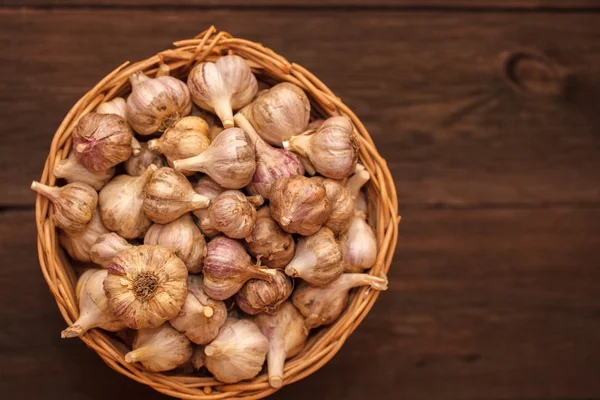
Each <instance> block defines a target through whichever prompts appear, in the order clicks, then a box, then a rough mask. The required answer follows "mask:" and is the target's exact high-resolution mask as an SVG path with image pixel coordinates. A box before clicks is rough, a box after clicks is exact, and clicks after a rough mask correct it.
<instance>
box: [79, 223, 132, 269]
mask: <svg viewBox="0 0 600 400" xmlns="http://www.w3.org/2000/svg"><path fill="white" fill-rule="evenodd" d="M107 232H108V230H107ZM130 247H132V245H131V244H129V242H128V241H127V240H125V239H123V238H122V237H121V236H119V235H117V234H116V233H114V232H110V233H105V234H103V235H100V236H98V237H97V239H96V241H95V242H94V244H93V245H92V246H91V248H90V250H89V258H90V259H91V261H93V262H94V263H96V264H98V265H100V266H102V267H104V268H108V266H109V265H110V263H111V262H112V259H113V258H114V257H115V256H116V255H117V254H119V253H120V252H122V251H123V250H126V249H128V248H130Z"/></svg>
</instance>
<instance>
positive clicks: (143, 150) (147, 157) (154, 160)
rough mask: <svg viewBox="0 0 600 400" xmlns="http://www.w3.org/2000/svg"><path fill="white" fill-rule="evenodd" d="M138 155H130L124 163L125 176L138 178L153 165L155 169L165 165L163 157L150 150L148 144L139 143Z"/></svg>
mask: <svg viewBox="0 0 600 400" xmlns="http://www.w3.org/2000/svg"><path fill="white" fill-rule="evenodd" d="M140 146H141V147H140V153H139V154H138V155H132V156H131V157H129V158H128V159H127V161H125V172H127V175H131V176H140V175H142V174H143V173H144V172H145V171H146V170H147V169H148V167H149V166H150V165H151V164H153V165H156V167H157V168H162V167H164V166H166V165H167V162H166V161H165V159H164V157H163V156H162V155H161V154H160V153H159V152H157V151H154V150H150V149H149V148H148V143H140Z"/></svg>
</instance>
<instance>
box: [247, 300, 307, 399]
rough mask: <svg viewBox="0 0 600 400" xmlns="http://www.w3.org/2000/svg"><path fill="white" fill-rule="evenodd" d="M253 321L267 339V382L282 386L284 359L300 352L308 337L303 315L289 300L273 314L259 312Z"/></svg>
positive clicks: (275, 386) (273, 385) (274, 386)
mask: <svg viewBox="0 0 600 400" xmlns="http://www.w3.org/2000/svg"><path fill="white" fill-rule="evenodd" d="M254 322H255V323H256V325H258V328H259V329H260V331H261V332H262V334H263V335H265V337H266V338H267V340H268V341H269V350H268V353H267V369H268V373H269V384H270V385H271V387H273V388H279V387H281V386H283V366H284V364H285V360H286V359H288V358H291V357H294V356H295V355H297V354H298V353H300V351H302V349H303V348H304V345H305V344H306V340H307V339H308V329H306V328H305V326H304V317H302V314H300V312H299V311H298V310H297V309H296V307H294V305H293V304H292V303H291V302H289V301H286V302H285V303H283V304H282V305H281V308H280V309H279V310H278V311H277V312H276V313H275V314H259V315H257V316H256V318H255V319H254Z"/></svg>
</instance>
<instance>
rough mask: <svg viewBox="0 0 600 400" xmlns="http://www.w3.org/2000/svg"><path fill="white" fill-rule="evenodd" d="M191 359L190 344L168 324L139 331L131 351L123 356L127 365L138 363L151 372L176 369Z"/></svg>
mask: <svg viewBox="0 0 600 400" xmlns="http://www.w3.org/2000/svg"><path fill="white" fill-rule="evenodd" d="M191 357H192V344H191V343H190V341H189V340H188V339H187V338H186V337H185V335H184V334H182V333H179V332H177V331H176V330H175V329H173V328H172V327H171V326H170V325H169V324H164V325H161V326H159V327H158V328H148V329H140V330H139V331H138V332H137V335H136V337H135V340H134V341H133V350H132V351H130V352H129V353H127V354H125V361H126V362H128V363H134V362H139V363H141V364H142V366H143V367H144V368H146V369H147V370H148V371H152V372H161V371H169V370H172V369H174V368H177V367H179V366H181V365H183V364H185V363H186V362H188V361H189V360H190V358H191Z"/></svg>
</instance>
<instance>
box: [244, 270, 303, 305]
mask: <svg viewBox="0 0 600 400" xmlns="http://www.w3.org/2000/svg"><path fill="white" fill-rule="evenodd" d="M265 272H267V273H269V274H271V275H272V276H273V280H272V281H271V282H269V281H264V280H261V279H250V280H249V281H248V282H246V283H245V284H244V286H242V288H241V289H240V291H239V292H237V294H236V296H235V302H236V303H237V305H238V307H239V308H240V309H241V310H242V311H243V312H245V313H246V314H250V315H256V314H260V313H262V312H265V313H269V314H273V313H274V312H276V311H277V310H278V309H279V306H280V305H281V303H283V302H284V301H286V300H287V299H288V297H290V295H291V294H292V290H294V285H293V282H292V280H291V279H290V278H288V277H287V275H286V274H284V273H283V272H282V271H280V270H277V269H267V270H265Z"/></svg>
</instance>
